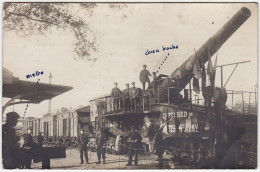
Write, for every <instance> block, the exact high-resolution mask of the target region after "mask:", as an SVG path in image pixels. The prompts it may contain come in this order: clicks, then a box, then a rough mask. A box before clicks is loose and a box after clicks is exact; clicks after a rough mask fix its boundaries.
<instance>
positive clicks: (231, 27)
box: [160, 7, 251, 98]
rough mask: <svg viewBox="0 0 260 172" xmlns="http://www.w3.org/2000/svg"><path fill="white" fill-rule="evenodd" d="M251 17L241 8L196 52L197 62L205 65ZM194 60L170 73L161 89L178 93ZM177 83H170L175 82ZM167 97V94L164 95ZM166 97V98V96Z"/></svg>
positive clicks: (187, 61) (186, 79)
mask: <svg viewBox="0 0 260 172" xmlns="http://www.w3.org/2000/svg"><path fill="white" fill-rule="evenodd" d="M250 16H251V11H250V10H249V9H248V8H246V7H242V8H241V9H240V10H239V11H238V12H237V13H236V14H235V15H234V16H233V17H232V18H231V19H230V20H229V21H228V22H227V23H226V24H225V25H224V26H223V27H222V28H221V29H220V30H219V31H218V32H217V33H215V34H214V35H213V36H212V37H211V38H209V39H208V40H207V41H206V42H205V43H204V44H203V45H202V46H201V47H200V48H199V49H198V50H197V52H196V56H197V58H198V61H199V62H201V63H204V64H205V63H206V62H207V61H208V58H209V56H210V57H211V56H213V55H214V54H215V53H216V52H217V50H219V49H220V47H221V46H222V45H223V44H224V43H225V42H226V40H228V38H229V37H230V36H231V35H232V34H233V33H234V32H235V31H236V30H237V29H238V28H239V27H240V26H241V25H242V24H243V23H244V22H245V21H246V20H247V19H248V18H249V17H250ZM194 60H195V53H194V54H193V55H191V56H190V57H189V58H188V59H187V60H186V61H185V62H184V63H183V64H182V65H181V66H180V67H178V68H177V69H176V70H175V71H174V72H172V73H171V74H170V75H169V76H168V78H166V79H165V80H164V81H163V83H162V87H170V86H171V87H177V86H178V87H179V88H180V89H179V91H181V90H182V88H185V86H186V85H187V84H188V83H189V82H190V80H191V78H192V76H191V73H192V70H193V64H194ZM177 78H178V82H176V81H175V82H172V80H176V79H177ZM166 95H167V93H166ZM160 97H161V98H163V97H165V90H164V91H162V92H160ZM166 97H167V96H166Z"/></svg>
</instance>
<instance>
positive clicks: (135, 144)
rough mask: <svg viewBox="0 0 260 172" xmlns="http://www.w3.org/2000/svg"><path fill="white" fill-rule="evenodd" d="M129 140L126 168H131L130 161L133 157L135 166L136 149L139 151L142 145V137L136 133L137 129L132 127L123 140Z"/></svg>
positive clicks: (136, 159)
mask: <svg viewBox="0 0 260 172" xmlns="http://www.w3.org/2000/svg"><path fill="white" fill-rule="evenodd" d="M127 138H130V141H131V142H130V145H129V149H128V156H129V160H128V163H127V164H126V166H131V165H132V159H133V155H135V165H137V163H138V149H140V147H141V144H142V137H141V135H140V134H139V133H138V131H137V129H136V128H134V127H132V128H131V132H130V133H129V134H128V135H127V136H126V137H125V139H127Z"/></svg>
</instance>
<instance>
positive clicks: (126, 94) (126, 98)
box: [123, 83, 130, 111]
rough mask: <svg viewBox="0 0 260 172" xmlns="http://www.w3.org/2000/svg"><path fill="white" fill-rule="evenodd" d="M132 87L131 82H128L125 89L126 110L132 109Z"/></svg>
mask: <svg viewBox="0 0 260 172" xmlns="http://www.w3.org/2000/svg"><path fill="white" fill-rule="evenodd" d="M129 92H130V88H129V84H128V83H127V84H126V89H124V91H123V97H124V108H125V110H126V111H130V94H129Z"/></svg>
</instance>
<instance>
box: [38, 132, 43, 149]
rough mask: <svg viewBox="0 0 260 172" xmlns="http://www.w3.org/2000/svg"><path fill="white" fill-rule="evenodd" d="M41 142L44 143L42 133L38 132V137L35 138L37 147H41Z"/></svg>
mask: <svg viewBox="0 0 260 172" xmlns="http://www.w3.org/2000/svg"><path fill="white" fill-rule="evenodd" d="M43 141H44V138H43V136H42V132H39V135H38V137H37V142H38V143H39V145H40V146H41V147H42V145H43Z"/></svg>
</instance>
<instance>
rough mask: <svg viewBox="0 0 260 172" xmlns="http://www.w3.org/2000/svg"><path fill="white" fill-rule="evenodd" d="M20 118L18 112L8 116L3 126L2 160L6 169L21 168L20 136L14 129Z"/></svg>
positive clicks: (10, 113)
mask: <svg viewBox="0 0 260 172" xmlns="http://www.w3.org/2000/svg"><path fill="white" fill-rule="evenodd" d="M18 118H20V116H19V115H18V114H17V113H16V112H9V113H7V114H6V123H5V124H3V125H2V158H3V166H4V168H5V169H15V168H18V167H19V166H20V160H19V158H20V148H19V144H18V141H19V139H18V136H17V135H16V133H15V129H14V127H15V126H16V125H17V123H18Z"/></svg>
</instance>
